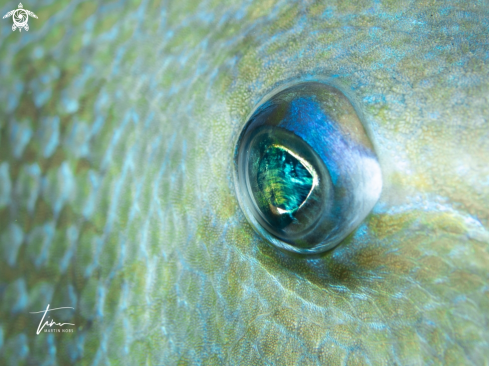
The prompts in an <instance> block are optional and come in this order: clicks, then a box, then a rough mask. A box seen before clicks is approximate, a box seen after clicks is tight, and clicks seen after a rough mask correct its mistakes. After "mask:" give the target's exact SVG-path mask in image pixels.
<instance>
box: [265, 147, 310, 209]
mask: <svg viewBox="0 0 489 366" xmlns="http://www.w3.org/2000/svg"><path fill="white" fill-rule="evenodd" d="M299 159H300V158H299V157H295V156H294V155H293V153H291V152H289V151H288V150H287V149H286V148H284V147H282V146H278V145H273V146H271V147H269V148H268V149H267V150H266V151H265V153H264V154H263V156H262V159H261V161H260V164H259V166H258V172H257V183H258V188H259V189H260V191H261V194H260V196H261V197H260V201H262V202H260V206H262V207H263V206H265V207H267V206H268V207H270V206H272V207H270V209H272V211H276V213H278V214H283V213H292V212H294V211H295V210H297V209H298V208H300V207H301V205H302V204H303V203H304V202H305V201H306V199H307V197H308V196H309V194H310V192H311V190H312V189H313V187H314V185H315V180H314V176H316V174H315V172H314V171H313V170H312V167H310V168H309V169H308V168H307V167H306V166H304V164H303V163H302V162H301V161H300V160H299ZM306 164H307V163H306ZM313 175H314V176H313ZM274 208H275V209H274Z"/></svg>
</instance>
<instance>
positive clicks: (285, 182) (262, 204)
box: [234, 82, 382, 253]
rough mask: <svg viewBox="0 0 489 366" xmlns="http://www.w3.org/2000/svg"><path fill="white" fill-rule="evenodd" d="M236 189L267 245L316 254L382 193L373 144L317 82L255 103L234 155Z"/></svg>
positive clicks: (349, 109) (331, 90)
mask: <svg viewBox="0 0 489 366" xmlns="http://www.w3.org/2000/svg"><path fill="white" fill-rule="evenodd" d="M234 160H235V174H234V177H235V186H236V192H237V196H238V200H239V203H240V206H241V208H242V210H243V212H244V213H245V216H246V217H247V219H248V221H249V222H250V223H251V225H252V226H253V228H254V229H255V230H256V231H257V232H258V233H259V234H261V235H262V236H263V237H264V238H266V239H267V240H269V241H270V242H271V243H272V244H273V245H275V246H277V247H280V248H283V249H286V250H289V251H292V252H297V253H320V252H324V251H326V250H329V249H331V248H333V247H335V246H336V245H337V244H339V243H340V242H341V241H342V240H343V239H344V238H345V237H346V236H347V235H348V234H350V233H351V232H352V231H353V230H354V229H355V228H356V227H357V226H358V225H359V224H360V223H361V222H362V221H363V219H364V218H365V217H366V216H367V215H368V213H369V212H370V210H371V209H372V207H373V206H374V205H375V203H376V202H377V200H378V198H379V196H380V192H381V189H382V177H381V172H380V166H379V163H378V160H377V157H376V155H375V152H374V149H373V146H372V144H371V142H370V140H369V138H368V136H367V134H366V132H365V129H364V128H363V125H362V123H361V121H360V119H359V117H358V115H357V113H356V111H355V108H354V107H353V106H352V104H351V103H350V101H349V100H348V98H347V97H346V96H345V95H344V94H343V93H342V92H341V91H339V90H338V89H337V88H335V87H333V86H331V85H328V84H324V83H319V82H306V83H300V84H296V85H292V86H290V87H288V88H285V89H282V90H279V91H277V92H275V93H274V94H273V95H271V96H270V97H268V98H265V100H264V101H263V102H262V103H260V105H258V107H257V108H256V109H255V111H254V112H253V113H252V114H251V117H250V118H249V119H248V122H247V123H246V125H245V127H244V128H243V131H242V132H241V134H240V137H239V139H238V142H237V146H236V150H235V156H234Z"/></svg>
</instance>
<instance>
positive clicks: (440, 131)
mask: <svg viewBox="0 0 489 366" xmlns="http://www.w3.org/2000/svg"><path fill="white" fill-rule="evenodd" d="M24 6H25V7H26V8H28V9H29V10H31V11H33V12H34V13H35V14H37V15H38V19H30V20H29V26H30V30H29V32H21V33H19V32H15V33H14V32H12V31H11V26H12V23H11V19H2V23H0V24H1V25H0V26H1V28H0V60H1V61H2V62H1V63H0V76H1V80H2V86H1V89H0V101H1V103H0V117H1V118H0V128H1V130H0V131H1V135H0V158H1V163H0V177H1V179H0V229H1V234H0V238H1V248H0V249H1V250H0V258H1V268H0V295H1V305H0V319H1V323H0V324H1V325H0V347H1V348H0V352H1V354H0V358H1V359H2V364H6V365H25V364H36V365H41V364H42V365H53V364H58V365H65V364H69V363H73V364H79V365H104V364H111V365H141V364H153V365H173V364H203V365H208V364H212V365H216V364H232V365H245V364H256V365H258V364H277V365H288V364H301V365H315V364H327V365H337V364H348V365H363V364H371V365H381V364H385V365H393V364H399V365H418V364H423V365H437V364H446V365H461V364H469V365H471V364H473V365H483V364H488V363H489V358H488V357H489V356H488V352H487V349H488V347H489V330H488V329H489V324H488V318H489V286H488V285H489V275H488V270H487V269H488V268H489V252H488V243H489V233H488V231H487V227H488V225H489V210H488V207H489V179H488V177H489V122H488V116H489V110H488V108H489V103H488V102H489V100H488V96H489V45H488V41H487V35H488V34H489V7H488V4H487V2H485V1H475V2H465V1H420V2H414V1H391V0H385V1H382V0H381V1H375V2H369V1H363V0H362V1H357V0H344V1H340V0H338V1H332V2H313V1H297V2H295V1H283V0H276V1H275V0H255V1H251V0H248V1H244V2H243V1H233V0H224V1H216V0H203V1H200V0H199V1H196V0H177V1H168V2H159V1H151V0H120V1H112V2H108V1H107V2H102V1H80V0H57V1H54V0H41V1H36V2H32V3H25V4H24ZM16 7H17V3H14V2H9V3H8V4H5V3H3V5H2V6H1V9H0V10H1V12H2V15H3V14H5V13H7V12H8V11H10V10H12V9H14V8H16ZM326 78H335V80H337V82H338V83H341V84H342V85H343V86H344V88H345V89H346V90H349V91H350V94H351V96H352V99H353V101H354V102H355V103H356V104H357V107H358V109H359V110H360V111H361V112H362V114H363V119H364V121H365V124H366V128H367V129H368V130H369V133H370V135H371V139H372V142H373V144H374V145H375V148H376V151H377V153H378V155H379V159H380V162H381V166H382V170H383V178H384V189H383V193H382V197H381V200H380V201H379V203H378V204H377V206H376V207H375V209H374V212H373V213H372V214H371V215H370V216H369V217H368V219H367V220H366V221H365V223H364V224H363V225H362V226H361V227H360V228H359V229H358V230H356V231H355V232H354V233H353V234H352V235H351V236H350V237H349V238H348V239H347V240H346V241H345V242H344V243H342V244H341V245H340V246H338V247H337V248H336V249H335V250H333V251H332V252H329V253H327V254H326V255H323V256H320V257H314V258H298V257H295V256H289V255H286V254H282V253H280V252H278V251H276V250H274V249H273V248H272V247H270V246H269V245H268V244H267V243H266V242H264V241H263V240H261V239H260V238H259V237H258V236H257V235H256V234H255V233H254V232H253V231H252V230H251V228H250V226H249V225H248V223H247V222H246V220H245V218H244V216H243V214H242V213H241V211H240V209H239V207H238V205H237V201H236V197H235V194H234V187H233V181H232V155H233V149H234V143H235V140H236V138H237V136H238V134H239V133H240V131H241V128H242V126H243V125H244V123H245V122H246V120H245V119H246V116H247V115H248V114H249V112H250V111H251V110H252V109H253V107H254V106H255V105H256V103H257V102H258V101H259V100H260V98H262V97H263V96H264V95H266V94H267V93H269V92H270V91H272V90H273V89H274V88H275V87H277V86H280V85H283V84H284V83H286V82H289V81H291V80H299V79H300V80H316V79H326ZM48 303H50V304H51V307H57V306H73V307H74V308H75V312H74V314H75V315H74V317H73V318H72V319H71V320H72V322H73V323H75V324H76V330H75V332H74V333H72V334H40V335H39V336H36V335H35V330H36V327H37V323H38V321H39V319H38V318H37V317H36V316H35V315H33V314H29V312H30V311H37V310H41V309H44V308H45V306H46V305H47V304H48Z"/></svg>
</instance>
